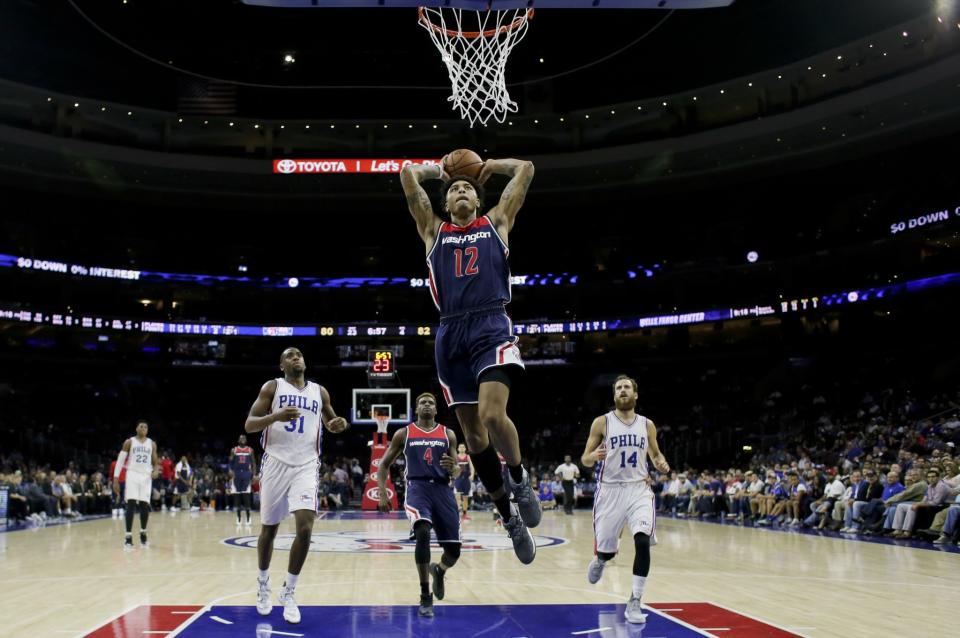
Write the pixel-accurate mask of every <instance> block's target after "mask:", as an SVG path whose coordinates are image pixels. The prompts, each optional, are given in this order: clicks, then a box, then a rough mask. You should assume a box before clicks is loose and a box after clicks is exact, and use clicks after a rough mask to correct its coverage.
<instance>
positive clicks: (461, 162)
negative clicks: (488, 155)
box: [443, 148, 483, 179]
mask: <svg viewBox="0 0 960 638" xmlns="http://www.w3.org/2000/svg"><path fill="white" fill-rule="evenodd" d="M481 169H483V159H482V158H481V157H480V156H479V155H477V154H476V153H474V152H473V151H471V150H470V149H468V148H458V149H457V150H455V151H452V152H450V153H449V154H448V155H447V157H446V159H445V160H444V162H443V170H445V171H446V172H447V175H449V176H450V177H456V176H457V175H466V176H467V177H472V178H473V179H477V178H478V177H480V171H481Z"/></svg>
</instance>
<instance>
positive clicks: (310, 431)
mask: <svg viewBox="0 0 960 638" xmlns="http://www.w3.org/2000/svg"><path fill="white" fill-rule="evenodd" d="M288 407H294V408H297V410H299V411H300V416H299V417H297V418H296V419H295V420H293V421H277V422H276V423H271V424H270V426H269V427H267V428H266V429H265V430H264V431H263V434H261V435H260V445H262V446H263V451H264V452H265V453H266V454H268V455H269V456H270V457H272V458H274V459H276V460H277V461H280V462H282V463H286V464H287V465H293V466H297V465H303V464H305V463H309V462H310V461H316V460H317V459H318V458H320V443H321V439H322V436H323V434H322V433H323V427H322V423H321V422H320V411H321V410H322V409H323V398H322V397H321V396H320V386H319V385H318V384H316V383H314V382H313V381H307V385H306V387H304V388H302V389H301V388H298V387H297V386H295V385H293V384H291V383H287V381H286V380H285V379H277V391H276V392H274V394H273V404H272V405H271V406H270V411H271V412H277V411H278V410H282V409H284V408H288Z"/></svg>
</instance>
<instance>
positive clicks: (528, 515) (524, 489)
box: [507, 469, 543, 560]
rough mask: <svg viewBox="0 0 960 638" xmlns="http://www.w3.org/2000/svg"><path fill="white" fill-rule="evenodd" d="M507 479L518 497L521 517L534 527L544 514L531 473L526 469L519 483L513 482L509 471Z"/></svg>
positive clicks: (527, 524)
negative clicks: (531, 482)
mask: <svg viewBox="0 0 960 638" xmlns="http://www.w3.org/2000/svg"><path fill="white" fill-rule="evenodd" d="M507 480H509V481H510V491H511V492H512V493H513V495H514V497H515V498H516V499H517V507H518V508H520V518H522V519H523V522H524V524H525V525H526V526H527V527H529V528H531V529H533V528H534V527H536V526H537V525H539V524H540V517H541V516H542V515H543V510H541V509H540V499H539V498H538V497H537V493H536V492H535V491H534V489H533V486H532V485H530V475H529V474H528V473H527V470H526V469H524V470H523V480H522V481H520V483H519V484H518V483H514V482H513V477H512V476H510V474H509V473H507ZM531 560H533V559H531Z"/></svg>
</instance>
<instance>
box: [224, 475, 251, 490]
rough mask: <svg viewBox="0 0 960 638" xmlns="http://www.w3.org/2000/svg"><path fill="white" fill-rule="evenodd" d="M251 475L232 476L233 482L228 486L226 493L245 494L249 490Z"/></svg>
mask: <svg viewBox="0 0 960 638" xmlns="http://www.w3.org/2000/svg"><path fill="white" fill-rule="evenodd" d="M252 479H253V474H245V473H242V472H240V473H237V474H234V476H233V481H231V483H230V485H229V486H228V489H227V492H228V493H230V494H246V493H248V492H250V491H252V490H251V488H250V483H251V482H252Z"/></svg>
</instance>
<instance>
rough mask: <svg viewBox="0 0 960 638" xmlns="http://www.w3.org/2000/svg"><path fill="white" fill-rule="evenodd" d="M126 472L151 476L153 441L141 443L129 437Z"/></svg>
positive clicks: (148, 440)
mask: <svg viewBox="0 0 960 638" xmlns="http://www.w3.org/2000/svg"><path fill="white" fill-rule="evenodd" d="M127 472H136V473H137V474H151V473H152V472H153V439H144V440H143V441H141V440H140V439H138V438H137V437H135V436H131V437H130V454H129V455H128V456H127Z"/></svg>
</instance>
